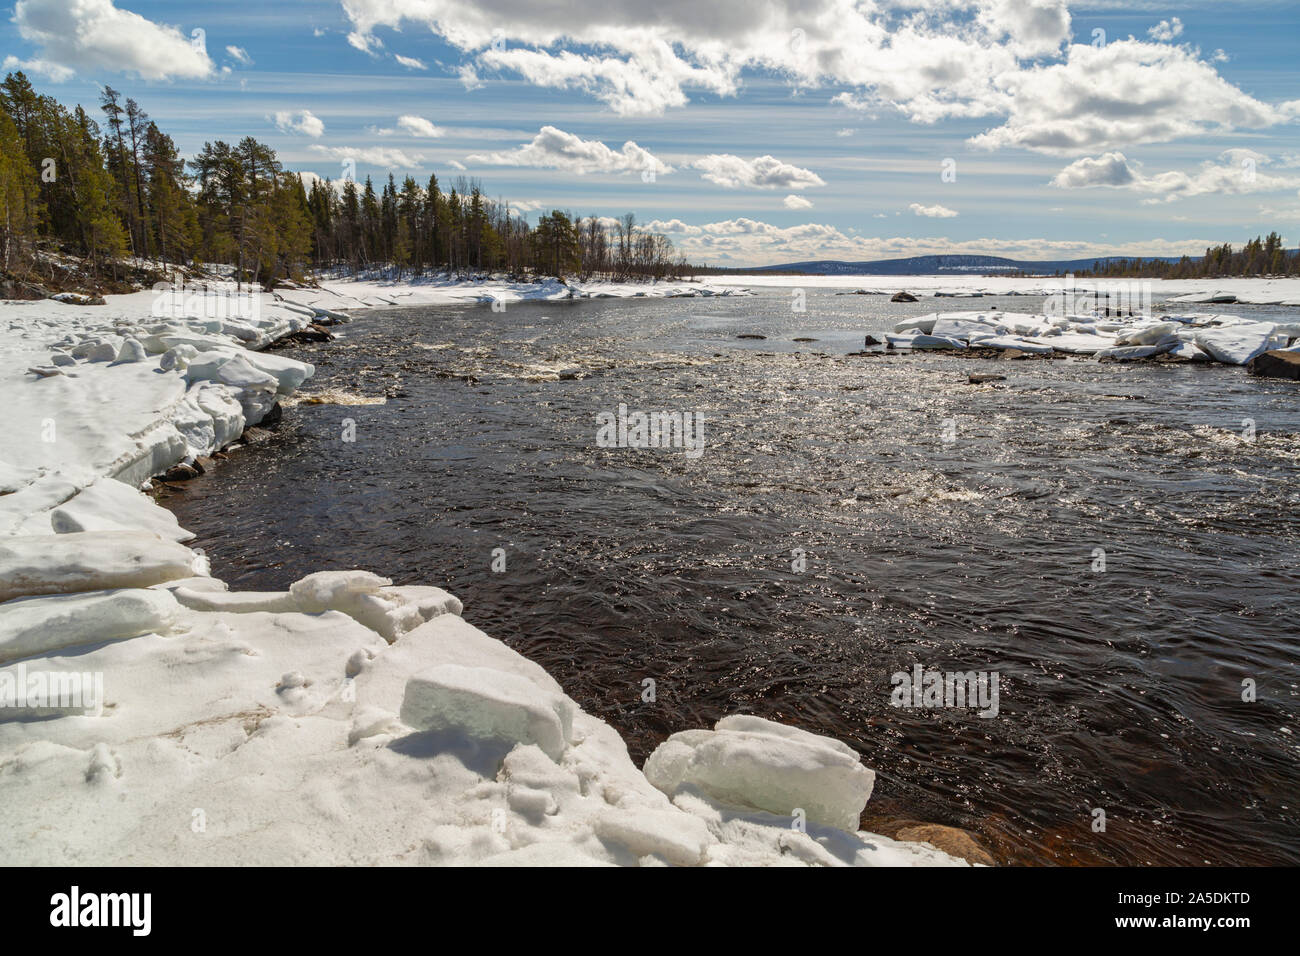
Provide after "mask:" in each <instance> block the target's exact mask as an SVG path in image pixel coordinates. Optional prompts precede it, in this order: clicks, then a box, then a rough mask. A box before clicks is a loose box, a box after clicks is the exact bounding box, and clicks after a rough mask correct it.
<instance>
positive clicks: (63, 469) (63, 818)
mask: <svg viewBox="0 0 1300 956" xmlns="http://www.w3.org/2000/svg"><path fill="white" fill-rule="evenodd" d="M351 286H352V288H351V289H344V290H340V289H331V290H327V291H328V292H329V293H330V294H332V295H333V296H334V298H336V299H337V300H338V301H337V302H333V305H335V306H337V308H326V307H325V306H321V305H317V304H316V303H315V302H313V301H310V299H309V301H307V302H302V301H300V299H301V298H303V296H304V291H305V290H286V294H262V295H261V296H260V297H259V298H258V300H257V301H258V302H259V303H260V306H259V308H261V309H268V310H270V315H269V317H268V318H266V319H262V318H261V317H260V315H259V318H258V321H256V322H253V321H243V319H241V318H238V317H236V318H227V317H222V318H218V319H210V318H203V317H201V316H191V317H189V318H187V319H185V320H181V319H180V317H179V316H177V315H172V316H170V317H167V319H166V321H163V322H158V321H151V320H154V319H158V318H159V317H158V316H157V315H156V314H155V315H150V313H149V312H143V313H142V311H141V308H140V307H141V305H143V304H144V300H146V299H149V298H150V295H151V294H150V293H137V294H135V295H134V296H121V297H117V296H114V297H110V300H109V305H108V306H107V307H105V306H90V305H76V306H70V305H66V304H58V303H54V304H52V305H51V304H48V300H47V302H43V303H40V304H38V305H37V306H35V307H32V306H31V305H30V303H25V304H24V305H27V306H28V308H27V309H26V310H23V311H24V315H22V316H16V315H15V314H14V313H12V312H11V313H9V315H8V317H9V318H10V319H11V321H10V328H9V333H10V339H9V341H8V342H7V343H6V344H14V338H15V332H16V331H17V332H18V334H17V336H16V338H17V339H18V340H20V341H21V346H20V347H18V348H15V349H13V351H14V352H15V353H16V354H15V356H14V358H15V359H17V360H21V361H22V362H24V363H25V362H27V361H31V359H32V357H33V356H34V355H35V354H36V353H37V352H38V351H39V349H37V348H35V347H33V345H34V343H33V341H32V340H33V339H35V340H37V341H41V340H44V341H46V342H48V338H52V337H53V336H54V335H56V334H57V333H58V332H60V331H64V332H65V336H64V339H63V340H58V341H59V344H61V345H63V346H65V348H64V349H61V350H60V352H61V354H62V355H64V356H67V357H68V359H70V360H71V361H67V360H62V359H61V358H60V356H59V355H54V356H51V359H52V360H51V364H49V365H44V364H39V363H37V364H33V366H32V367H33V368H35V369H37V371H36V372H35V373H34V374H35V375H36V376H37V378H36V379H35V380H34V381H33V380H32V379H30V378H26V376H22V378H23V382H22V384H23V386H25V388H24V390H25V391H27V392H30V391H31V390H32V389H33V388H36V389H47V388H49V387H51V386H52V388H53V392H52V393H51V392H48V391H47V392H46V394H44V395H42V396H41V397H40V398H39V399H38V400H36V401H32V396H30V395H28V396H27V406H28V408H29V410H30V411H31V412H37V411H39V409H37V408H36V407H35V406H37V405H44V406H45V408H44V411H45V414H44V415H43V416H42V415H37V414H29V415H28V416H27V420H29V421H30V422H31V423H32V424H33V425H36V424H40V425H41V426H42V427H44V426H46V425H47V424H48V423H49V422H53V430H52V433H51V434H52V436H53V440H44V436H41V438H40V439H38V440H39V441H40V442H41V443H42V444H45V445H52V446H55V447H54V448H44V449H42V448H40V447H38V445H37V441H32V440H30V436H28V437H29V441H28V442H27V443H26V444H25V445H24V444H23V443H21V442H19V443H16V444H17V445H18V446H19V447H20V449H21V451H24V452H27V453H28V454H27V455H18V456H15V458H19V457H21V458H23V461H22V462H21V463H20V462H17V461H15V462H5V463H3V464H4V466H5V467H4V472H3V476H4V479H5V482H6V487H5V489H4V490H5V491H6V492H8V493H7V494H5V495H4V496H3V500H2V503H0V517H2V518H3V519H4V522H5V531H6V535H7V536H5V537H0V585H3V586H4V588H5V589H4V590H3V591H0V599H3V600H4V601H5V603H4V604H0V656H2V657H3V659H2V660H0V690H3V689H4V687H5V676H6V675H7V674H8V675H12V674H13V673H15V672H16V671H15V669H16V668H17V667H19V666H21V667H23V668H24V673H26V672H30V671H33V670H36V669H39V668H46V669H48V671H49V673H51V674H68V673H77V674H81V673H93V674H97V675H99V676H100V677H101V678H102V681H103V699H100V700H97V701H95V702H94V703H95V709H94V712H93V713H91V712H88V711H87V710H86V708H85V706H84V705H85V701H84V699H79V700H78V701H77V702H76V703H77V704H78V705H79V706H74V707H66V706H63V703H64V702H59V704H58V706H47V705H48V704H53V703H54V701H53V700H50V701H44V702H43V701H41V700H34V699H32V698H31V697H30V696H26V697H24V699H23V707H21V708H12V706H11V708H10V709H5V708H0V772H3V773H5V774H6V776H7V782H6V785H7V786H8V787H9V788H10V792H11V794H12V797H13V799H12V800H11V801H10V803H11V805H10V807H9V808H8V809H6V810H3V811H0V815H3V818H4V820H5V823H6V824H7V825H8V826H9V828H10V830H11V832H13V833H15V834H20V837H19V838H18V839H16V840H14V841H12V842H11V843H10V844H9V845H8V849H7V851H6V852H5V853H4V854H3V855H4V857H5V859H7V860H8V861H9V862H11V863H18V862H21V863H28V864H31V863H36V862H40V863H67V862H72V861H74V860H75V861H76V862H79V863H86V862H94V863H167V862H177V863H208V864H216V863H251V862H281V863H325V864H329V863H376V862H381V863H382V862H387V863H398V862H415V863H419V862H425V863H470V862H473V863H488V864H505V865H532V864H593V865H600V864H611V863H613V864H628V865H635V864H638V863H640V864H646V863H649V864H663V863H669V864H676V865H701V864H713V865H726V864H737V865H764V864H786V863H802V864H823V865H844V864H846V863H848V864H856V865H896V864H897V865H902V864H916V865H954V864H960V863H962V861H960V860H957V859H955V858H953V857H950V856H948V855H947V854H945V853H943V852H941V851H940V850H937V849H932V848H931V847H930V846H928V845H926V844H924V843H919V842H911V841H903V842H900V841H895V840H891V839H889V838H888V837H882V836H879V835H875V834H867V833H859V832H858V831H857V826H858V817H859V815H860V814H861V812H862V809H863V806H865V804H866V802H867V799H868V798H869V796H870V791H871V788H872V785H873V782H874V775H873V774H872V772H871V771H870V770H869V769H867V768H866V767H864V766H863V765H862V764H861V762H860V759H859V758H858V756H857V754H856V752H855V751H852V750H851V748H848V747H846V746H845V745H843V744H840V743H839V742H837V741H833V740H830V739H829V738H824V737H816V736H814V735H812V734H808V733H806V732H804V731H800V730H796V729H795V728H792V727H787V726H784V725H781V724H775V723H772V722H769V721H766V720H762V719H760V718H753V717H741V716H733V717H728V718H724V719H723V720H722V721H720V722H719V723H718V724H717V725H716V727H715V729H714V730H711V731H710V730H699V731H689V732H686V733H683V734H677V735H674V736H673V737H671V738H669V740H668V741H666V742H665V744H664V745H663V746H661V747H660V749H659V750H658V751H656V752H655V753H654V754H652V755H651V758H650V759H649V760H648V761H647V763H646V765H645V768H644V770H642V769H638V768H637V767H635V766H634V765H633V764H632V762H631V760H630V759H629V758H628V755H627V750H626V747H625V746H624V745H623V742H622V739H621V738H620V737H619V735H618V734H617V733H616V732H615V731H614V730H613V729H612V728H611V727H609V725H607V724H605V723H604V722H603V721H600V720H598V719H597V718H595V717H592V716H591V715H588V714H586V713H585V712H583V711H582V710H580V709H579V708H578V707H577V705H576V704H574V702H573V701H572V700H570V699H569V698H567V697H566V696H565V695H564V694H563V691H562V689H561V688H560V687H559V685H558V684H556V683H555V681H554V680H553V679H552V678H551V677H550V676H549V675H548V674H547V673H546V672H545V671H544V670H543V669H542V668H540V667H539V666H538V665H536V664H534V663H532V662H531V661H529V660H527V659H526V658H524V657H522V656H520V655H518V654H517V653H515V652H514V651H512V650H510V649H509V648H507V647H506V646H505V645H504V644H501V643H500V642H499V641H495V640H493V639H492V638H490V637H488V636H487V635H485V634H483V633H482V632H481V631H478V630H477V629H476V628H474V627H472V626H471V625H470V624H468V623H466V622H465V621H464V620H463V619H462V618H461V617H460V614H461V611H462V610H463V607H462V606H461V604H460V602H459V601H458V600H457V599H456V598H454V597H453V596H451V595H450V594H447V593H446V592H445V591H443V590H441V589H440V588H435V587H427V586H396V587H395V586H393V585H392V584H391V582H390V581H389V580H388V579H384V578H380V577H378V576H376V575H373V574H370V573H368V572H364V571H353V572H322V573H318V574H314V575H309V576H308V577H307V578H304V579H302V580H300V581H298V582H297V583H295V584H294V585H293V586H292V587H291V588H290V590H289V591H287V592H273V593H259V592H231V591H228V590H227V589H226V586H225V584H224V583H223V582H221V581H219V580H218V579H216V578H213V577H211V576H210V568H209V567H208V564H207V560H206V557H205V556H204V555H202V554H201V553H198V552H195V551H192V550H191V549H189V548H187V547H185V545H184V543H183V542H185V541H188V540H192V539H193V536H192V535H191V534H189V533H188V532H186V531H185V530H184V529H182V528H180V527H179V525H178V524H177V523H176V521H175V518H174V517H172V516H171V515H170V513H169V512H167V511H166V510H165V509H163V508H162V507H161V506H159V505H157V504H156V503H155V502H153V501H151V500H149V499H148V498H147V497H146V496H144V495H142V494H140V493H139V492H137V491H135V490H134V489H133V488H132V487H131V485H136V486H138V485H139V484H141V483H142V482H143V481H144V480H145V479H147V478H152V477H154V476H155V475H157V474H160V473H162V472H164V471H166V470H167V469H169V468H171V467H173V466H175V465H177V464H179V463H181V462H184V461H187V460H196V459H197V457H198V455H199V454H200V453H202V454H205V455H211V454H212V453H214V452H218V451H220V450H221V449H222V448H225V447H228V446H229V445H230V444H231V443H232V442H233V441H236V440H237V439H238V438H239V437H240V436H241V435H243V434H244V432H245V430H246V429H247V428H249V427H255V426H256V425H257V424H258V423H260V422H261V421H263V419H264V416H265V415H266V414H268V413H269V412H270V411H271V409H272V408H274V407H275V405H276V404H277V402H278V400H279V398H281V397H288V396H289V395H292V394H293V392H294V391H295V390H296V389H297V388H298V386H300V385H301V384H302V382H303V381H305V380H306V379H307V378H309V377H310V375H311V373H312V371H314V369H312V368H311V366H308V365H305V364H304V363H299V362H296V361H294V360H291V359H286V358H283V357H279V356H276V355H274V353H267V352H262V351H254V350H253V349H254V348H264V347H265V346H266V345H268V344H270V343H271V342H273V341H277V340H279V339H282V338H284V337H285V336H287V335H293V334H298V333H300V332H302V331H303V330H304V329H306V328H307V327H308V326H309V325H310V324H311V323H312V322H313V321H315V320H318V319H328V320H330V321H344V320H345V315H344V312H343V310H344V303H350V304H349V306H348V307H350V308H353V309H356V308H365V307H372V306H397V305H425V304H435V303H434V302H433V301H430V299H433V300H437V301H439V302H441V301H447V299H448V297H451V298H450V300H451V301H453V302H454V301H463V300H464V299H466V298H470V299H472V300H474V299H476V300H477V301H485V299H484V298H483V297H484V296H489V297H490V298H489V299H487V301H492V300H496V301H502V300H505V299H506V297H507V296H514V297H515V300H516V301H521V300H525V299H529V298H534V299H542V298H548V299H549V298H559V297H564V298H569V297H572V296H571V294H570V293H571V291H572V287H567V286H566V287H559V284H558V283H556V284H551V283H543V284H528V287H524V288H510V287H509V284H495V286H500V287H494V285H493V284H489V283H475V284H474V285H473V287H471V288H465V287H463V286H460V287H453V288H448V287H441V288H438V287H435V288H434V289H432V290H431V292H430V294H427V295H416V294H415V293H414V290H413V291H412V293H411V294H410V295H407V294H405V292H406V291H407V290H405V289H403V290H401V292H402V294H400V295H397V296H393V295H391V294H381V293H378V292H374V293H372V292H371V291H370V290H368V289H366V288H361V287H360V286H361V284H358V283H352V284H351ZM562 290H563V291H562ZM580 291H581V292H583V293H585V294H592V293H594V294H608V295H628V294H634V295H635V294H646V292H647V289H646V287H645V286H639V287H632V288H631V289H629V288H628V287H621V288H620V287H604V288H594V289H591V288H583V289H580ZM655 291H657V292H659V293H660V294H701V291H700V287H695V288H692V289H689V290H683V289H681V287H680V286H672V285H670V286H668V287H666V288H662V289H656V290H655ZM357 293H360V294H357ZM313 294H315V293H314V292H313V293H306V295H307V296H311V295H313ZM320 294H324V292H322V293H320ZM703 294H734V293H715V292H712V291H710V292H705V293H703ZM142 297H143V299H142ZM209 298H210V296H208V295H207V294H204V295H200V296H198V297H197V301H195V302H192V303H190V304H193V305H197V306H198V308H199V310H200V311H202V310H203V309H205V308H207V307H208V306H210V305H212V303H211V302H210V301H208V300H209ZM366 298H372V299H374V300H375V301H371V302H367V301H365V300H366ZM394 298H403V299H408V300H409V301H404V302H398V301H392V299H394ZM268 299H269V301H267V300H268ZM118 300H132V301H129V302H128V301H118ZM104 309H107V311H106V312H102V313H99V314H102V315H104V316H106V317H107V316H110V315H114V314H115V313H116V319H117V322H116V323H115V324H113V325H111V326H105V325H101V326H98V327H95V326H91V327H90V329H89V330H87V329H85V328H80V338H78V337H77V335H75V334H73V333H72V331H71V330H73V329H74V328H77V327H79V326H81V324H82V322H81V320H92V319H93V318H95V317H96V315H97V313H96V312H95V310H104ZM54 310H66V311H64V312H62V313H61V314H60V313H59V312H57V311H54ZM27 313H34V314H27ZM0 314H4V313H0ZM15 318H17V319H18V321H17V322H15V321H14V319H15ZM74 320H76V321H74ZM151 325H152V326H155V327H153V328H150V326H151ZM110 329H111V330H112V333H123V334H119V335H118V336H117V337H118V338H120V339H121V341H120V342H115V341H112V340H111V339H110V338H109V334H111V333H110V331H109V330H110ZM69 339H72V340H73V341H69ZM223 339H224V342H223ZM109 351H112V352H113V355H112V356H109V354H108V353H109ZM113 370H115V371H113ZM7 371H8V372H10V373H12V371H13V369H8V370H7ZM14 378H15V377H14V376H13V375H12V374H10V375H8V376H7V377H6V379H5V380H3V381H0V390H2V391H3V392H4V393H5V394H6V395H7V396H8V397H10V398H12V399H18V398H20V396H16V395H14V394H12V393H15V392H18V391H19V389H17V388H15V387H14V386H15V385H17V384H18V383H17V382H15V381H14ZM114 401H116V402H118V403H120V404H121V405H123V406H126V407H114V405H113V402H114ZM95 402H98V403H100V404H99V406H98V407H94V408H89V409H87V408H84V407H79V406H81V405H84V404H86V403H95ZM22 404H23V402H22V401H21V400H20V401H19V405H22ZM141 406H143V410H142V408H141ZM96 413H98V415H97V414H96ZM150 419H152V420H150ZM142 420H143V427H132V426H133V425H136V424H138V423H140V422H141V421H142ZM69 427H70V430H71V432H72V436H71V437H72V441H71V442H70V443H68V444H66V445H63V446H60V442H64V441H66V438H65V437H64V436H66V435H67V432H68V430H69ZM123 430H125V435H123V433H122V432H123ZM146 472H148V473H147V474H146ZM113 479H118V480H113ZM122 479H125V481H124V480H122ZM168 519H170V521H169V520H168ZM4 582H9V583H8V584H7V585H6V584H5V583H4ZM9 683H10V684H13V683H14V680H13V677H12V676H10V680H9ZM204 698H208V699H204ZM10 703H11V705H12V703H13V702H12V701H11V702H10ZM50 717H56V718H57V719H49V718H50ZM738 766H739V767H740V768H741V769H740V776H739V777H737V775H736V774H737V771H736V767H738ZM279 793H292V794H293V795H294V796H293V799H292V800H288V801H284V800H277V799H274V798H272V799H270V800H269V801H268V799H267V797H268V796H269V795H274V794H279ZM737 805H739V806H741V807H743V808H744V809H737ZM69 821H75V823H73V824H72V825H69ZM739 821H743V823H740V822H739ZM376 830H377V831H378V832H380V833H382V835H383V836H382V838H379V839H376V838H375V831H376ZM931 836H933V837H934V839H936V840H940V839H941V837H940V836H939V835H938V834H937V831H936V832H932V833H931Z"/></svg>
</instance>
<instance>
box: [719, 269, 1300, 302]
mask: <svg viewBox="0 0 1300 956" xmlns="http://www.w3.org/2000/svg"><path fill="white" fill-rule="evenodd" d="M1115 281H1116V280H1112V279H1105V278H1097V279H1091V278H1071V277H1060V278H1058V277H1051V276H1038V277H1035V276H1027V277H1021V276H997V275H993V276H990V275H977V274H965V275H964V274H961V273H952V274H947V275H929V276H908V275H898V276H852V275H848V276H791V275H773V274H771V273H764V272H756V273H747V274H743V275H740V274H738V275H723V276H710V277H709V282H710V284H712V285H716V286H723V287H741V288H757V287H766V286H781V287H797V288H805V289H849V290H858V289H861V290H863V291H864V292H869V293H872V294H882V295H883V294H892V293H894V292H898V291H899V290H900V289H905V290H907V291H908V292H911V293H912V294H913V295H915V296H917V297H918V298H925V297H927V296H934V297H936V298H943V297H971V296H980V295H1052V294H1054V293H1059V292H1061V291H1062V290H1063V289H1068V290H1072V291H1073V292H1075V293H1081V292H1090V291H1093V290H1096V289H1099V288H1100V289H1103V290H1104V289H1106V288H1108V287H1112V286H1113V285H1114V283H1115ZM1118 281H1120V282H1128V281H1135V282H1136V281H1140V282H1148V281H1149V282H1150V284H1151V288H1152V289H1153V294H1155V295H1161V296H1163V295H1169V296H1170V297H1171V298H1170V300H1169V301H1171V302H1181V303H1227V304H1231V303H1234V302H1237V303H1241V304H1243V305H1300V278H1294V277H1291V278H1276V279H1250V278H1244V279H1151V280H1146V279H1142V280H1124V279H1121V280H1118Z"/></svg>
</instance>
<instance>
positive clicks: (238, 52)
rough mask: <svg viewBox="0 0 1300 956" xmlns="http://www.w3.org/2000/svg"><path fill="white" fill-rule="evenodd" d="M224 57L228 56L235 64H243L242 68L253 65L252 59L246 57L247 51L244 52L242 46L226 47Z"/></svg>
mask: <svg viewBox="0 0 1300 956" xmlns="http://www.w3.org/2000/svg"><path fill="white" fill-rule="evenodd" d="M226 55H227V56H229V57H230V58H231V59H232V60H234V61H235V62H236V63H242V64H244V66H252V65H253V58H252V57H251V56H249V55H248V51H247V50H245V49H244V48H243V47H242V46H228V47H226Z"/></svg>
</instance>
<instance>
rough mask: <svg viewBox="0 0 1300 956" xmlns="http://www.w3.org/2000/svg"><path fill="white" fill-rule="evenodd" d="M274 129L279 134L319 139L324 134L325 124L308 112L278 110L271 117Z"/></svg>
mask: <svg viewBox="0 0 1300 956" xmlns="http://www.w3.org/2000/svg"><path fill="white" fill-rule="evenodd" d="M271 118H272V120H273V121H274V123H275V126H276V129H278V130H279V131H280V132H281V133H302V134H303V135H304V136H310V137H311V138H312V139H319V138H320V137H321V135H322V134H323V133H324V132H325V124H324V123H323V122H321V120H320V119H319V118H318V117H316V116H315V115H314V114H313V113H312V112H311V111H310V110H299V111H298V112H297V113H294V112H293V111H292V110H279V111H277V112H276V113H275V115H274V116H272V117H271Z"/></svg>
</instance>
